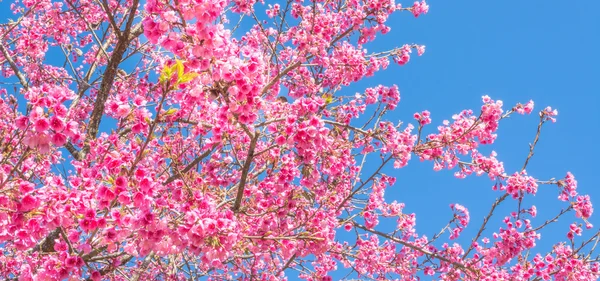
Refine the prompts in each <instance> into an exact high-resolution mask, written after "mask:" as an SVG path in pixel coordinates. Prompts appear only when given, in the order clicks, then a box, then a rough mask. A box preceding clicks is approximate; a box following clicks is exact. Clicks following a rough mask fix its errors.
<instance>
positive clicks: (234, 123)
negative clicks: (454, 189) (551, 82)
mask: <svg viewBox="0 0 600 281" xmlns="http://www.w3.org/2000/svg"><path fill="white" fill-rule="evenodd" d="M11 9H12V12H13V13H14V14H15V15H16V17H15V19H14V20H11V21H7V22H6V23H5V24H3V25H0V34H1V37H0V40H2V42H1V44H0V62H1V64H0V67H1V72H2V75H3V76H4V77H5V79H7V80H9V81H11V83H12V82H14V83H16V84H17V86H16V87H14V89H13V86H11V87H10V89H8V88H7V89H4V88H3V89H0V112H2V114H0V137H1V139H0V151H1V152H2V153H1V154H0V278H1V279H2V280H19V281H27V280H94V281H98V280H136V281H137V280H288V278H290V277H292V278H301V279H305V280H312V281H317V280H334V279H337V278H341V277H339V276H350V277H352V278H354V277H356V278H361V279H366V280H371V279H374V280H420V278H423V277H431V278H434V279H436V280H473V281H474V280H550V279H555V280H596V279H597V278H598V277H599V276H600V272H599V264H598V263H597V262H596V261H597V257H595V256H594V251H593V250H594V248H595V242H597V241H598V237H599V236H598V233H597V232H596V233H595V234H592V235H590V233H589V232H590V231H589V229H591V228H593V226H592V225H591V224H590V223H589V221H588V219H589V218H590V216H591V215H592V214H593V207H592V203H591V199H590V197H589V196H587V195H585V194H580V192H583V191H582V190H581V189H577V188H578V187H577V180H576V178H575V176H574V175H572V174H571V173H567V174H566V176H565V177H564V178H561V179H559V180H555V179H551V180H541V179H538V178H536V176H535V175H533V174H528V173H527V171H526V168H527V165H528V163H529V160H530V158H531V157H532V156H533V154H534V153H533V152H534V149H535V145H536V143H537V142H538V138H539V137H540V134H541V130H540V129H541V128H542V125H544V124H546V123H547V121H551V122H555V121H556V116H557V114H558V112H557V111H556V110H555V109H552V108H550V107H547V108H545V109H543V110H542V111H541V112H539V116H540V119H539V126H538V129H537V133H536V134H535V139H534V142H533V143H532V144H531V146H530V152H529V154H528V156H527V158H526V159H527V160H526V161H525V163H523V164H522V165H523V168H522V169H520V170H516V171H515V170H510V169H508V168H506V169H505V166H504V163H503V162H502V161H501V158H500V157H499V155H498V154H497V153H496V152H491V153H490V152H483V150H482V147H483V146H487V145H492V144H493V143H494V142H495V140H496V138H497V131H498V127H499V126H500V124H501V123H502V122H501V121H502V119H504V118H506V117H508V116H511V115H513V113H518V114H530V113H532V112H533V106H534V103H533V101H528V102H527V101H525V104H517V105H514V106H513V107H506V106H505V105H504V104H503V102H502V101H500V100H494V99H492V98H491V97H489V96H483V97H482V106H481V108H479V109H478V110H469V109H465V110H463V111H460V112H458V113H456V114H455V115H454V116H449V117H448V120H444V121H441V122H440V121H439V120H435V119H433V118H432V116H434V115H432V114H431V113H430V112H429V111H427V110H419V111H416V110H415V111H414V112H416V113H414V120H405V121H406V122H407V123H402V122H399V121H398V120H391V118H390V115H389V114H388V113H389V112H391V111H394V110H395V109H396V107H397V105H398V103H399V102H400V97H401V96H400V89H401V85H400V86H397V85H372V87H369V88H367V89H364V90H361V91H360V92H359V93H356V91H355V90H350V88H349V87H348V86H350V85H352V84H353V83H354V82H357V81H360V80H362V79H363V78H365V77H369V76H373V75H376V73H377V72H378V71H380V70H383V69H386V68H391V67H403V65H406V64H408V63H409V62H410V63H414V62H415V61H416V60H418V57H417V56H420V55H424V52H425V46H423V45H419V44H404V45H401V46H397V47H391V48H389V50H387V51H381V52H370V51H368V50H367V48H366V45H367V44H368V43H370V42H372V41H374V40H377V38H378V37H381V36H385V34H387V33H388V32H389V31H390V30H391V27H390V26H388V25H387V20H388V18H389V17H390V16H391V15H392V14H396V13H400V15H399V16H402V14H408V15H410V14H411V13H412V15H414V17H420V16H421V17H422V16H424V15H425V14H426V13H427V12H428V10H429V6H428V4H427V3H426V2H425V1H418V2H414V3H413V4H412V5H411V3H402V4H400V3H395V2H394V0H370V1H360V0H349V1H308V0H305V1H302V0H297V1H295V0H294V1H293V0H290V1H288V2H281V3H271V4H265V3H262V2H261V1H241V0H240V1H238V0H234V1H229V0H178V1H170V0H160V1H159V0H148V1H143V2H140V1H139V0H131V1H106V0H100V1H88V0H79V1H70V0H65V1H62V0H58V1H49V0H25V1H14V3H13V4H12V5H11ZM403 11H404V12H405V13H402V12H403ZM406 12H408V13H406ZM414 51H416V52H414ZM414 54H416V55H417V56H414ZM61 55H62V57H61ZM411 55H413V56H412V60H411ZM57 57H59V58H60V59H56V58H57ZM515 117H516V116H515ZM523 118H536V117H535V116H532V117H523ZM432 124H438V125H437V127H433V125H432ZM534 132H535V131H534ZM411 160H412V161H411ZM419 160H420V161H426V162H429V163H430V164H431V166H432V167H433V169H434V170H436V171H440V170H444V169H446V170H450V171H452V172H453V173H455V175H456V177H458V178H466V177H469V176H472V175H477V176H479V175H485V176H486V177H488V178H489V179H490V180H491V183H490V185H489V187H488V188H489V190H488V191H489V192H494V193H496V194H497V196H498V199H497V200H496V201H494V203H493V205H492V208H491V211H490V212H489V214H473V213H472V212H469V209H468V208H469V206H468V205H467V204H465V203H464V202H455V204H452V205H450V208H449V209H446V210H447V212H448V217H449V218H451V220H450V221H449V222H448V224H447V226H445V227H444V226H440V229H441V231H440V232H439V233H437V234H436V235H434V236H432V237H428V236H425V235H423V234H422V233H420V232H419V225H420V224H421V223H423V222H419V224H417V218H418V214H414V213H409V212H406V211H405V207H408V206H407V205H405V203H402V202H396V201H393V202H390V200H388V199H387V198H386V192H388V193H389V192H390V191H393V190H394V188H395V187H394V185H395V183H396V178H394V177H393V175H389V174H388V175H386V174H384V173H383V172H382V171H383V169H384V168H385V167H388V166H389V167H393V168H397V169H400V168H403V167H405V166H407V165H410V164H411V163H412V162H415V161H419ZM518 164H521V163H518ZM507 167H508V166H507ZM547 185H554V186H555V187H557V188H558V194H559V195H558V199H557V200H556V202H555V204H553V206H556V209H552V210H551V209H544V210H543V212H544V214H546V213H548V215H552V216H553V217H552V218H551V219H550V220H548V221H539V220H537V219H536V216H537V215H538V209H537V208H536V206H532V205H528V204H527V201H523V198H525V197H530V196H534V195H536V194H540V193H546V192H551V191H550V188H545V187H546V186H547ZM491 190H494V191H491ZM511 201H512V203H514V204H512V205H511V203H506V202H511ZM503 204H504V205H507V206H506V208H510V206H517V205H518V208H517V209H514V210H512V211H509V213H503V212H505V211H504V210H506V208H497V207H498V206H499V205H503ZM508 205H510V206H508ZM503 207H504V206H503ZM444 208H447V207H444ZM561 209H562V210H561ZM552 212H554V213H552ZM568 213H571V214H572V216H571V217H568V216H566V215H565V214H568ZM482 216H485V219H484V220H483V224H482V225H476V223H474V220H472V219H471V218H477V219H479V218H480V217H482ZM559 217H560V219H561V220H562V219H566V220H570V221H569V226H568V227H566V228H565V229H564V231H563V232H561V233H564V235H565V236H563V237H564V241H562V242H561V241H550V242H553V243H555V244H554V247H553V248H552V249H551V250H549V251H545V250H540V249H538V248H536V244H537V243H539V241H540V239H542V237H543V233H544V230H545V229H544V228H545V227H546V226H548V225H550V224H553V223H554V222H555V221H557V220H558V218H559ZM490 221H494V222H495V223H496V225H500V227H498V228H495V227H492V226H491V224H492V223H489V222H490ZM424 223H427V222H424ZM584 224H585V228H584V227H583V225H584ZM390 226H393V230H390ZM467 228H474V229H475V230H476V231H474V232H473V233H476V234H475V235H474V236H473V237H467V239H466V240H465V239H463V238H465V235H466V234H465V233H466V232H465V230H466V229H467ZM477 230H478V231H477ZM590 236H591V238H589V239H588V238H587V237H590ZM584 237H585V239H584ZM464 241H468V242H467V243H464ZM461 243H462V244H461ZM334 276H338V277H334ZM350 277H349V278H350Z"/></svg>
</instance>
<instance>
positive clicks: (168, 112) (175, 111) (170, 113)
mask: <svg viewBox="0 0 600 281" xmlns="http://www.w3.org/2000/svg"><path fill="white" fill-rule="evenodd" d="M175 113H177V108H170V109H169V110H167V111H166V112H165V115H167V116H169V115H173V114H175Z"/></svg>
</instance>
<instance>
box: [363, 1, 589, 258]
mask: <svg viewBox="0 0 600 281" xmlns="http://www.w3.org/2000/svg"><path fill="white" fill-rule="evenodd" d="M402 3H403V4H404V2H402ZM406 4H410V3H406ZM428 4H429V6H430V10H429V13H428V14H426V15H423V16H421V17H419V18H418V19H414V18H412V17H411V16H410V15H407V14H397V15H395V16H394V17H392V19H391V21H390V22H389V24H390V26H391V27H392V31H391V32H390V34H389V36H385V37H380V38H378V39H381V40H379V42H378V43H377V44H376V45H374V46H372V48H373V49H377V50H379V49H380V48H385V47H388V46H392V45H393V44H395V45H401V44H404V43H418V44H424V45H427V49H426V52H425V54H424V55H423V56H422V57H416V56H415V57H412V58H411V61H410V63H409V64H408V65H406V66H404V67H391V68H390V69H388V70H386V71H385V72H383V73H379V76H376V77H375V78H373V79H369V80H366V81H364V83H362V82H361V85H360V86H361V87H362V88H364V87H365V86H367V85H368V84H377V83H383V84H392V83H396V84H398V85H399V87H400V93H401V101H400V104H399V106H398V108H397V110H396V112H395V113H394V114H395V115H394V117H396V118H398V119H401V120H406V121H408V120H411V116H412V114H413V113H414V112H417V111H421V110H425V109H427V110H430V111H431V112H432V118H433V124H432V125H434V126H432V127H431V128H430V130H435V126H437V125H438V124H440V123H441V121H442V120H444V119H450V117H451V116H452V114H454V113H458V112H459V111H460V110H462V109H466V108H472V109H474V111H475V112H478V109H479V108H480V106H481V96H482V95H485V94H487V95H489V96H490V97H492V98H493V99H496V100H498V99H499V100H502V101H504V104H505V106H506V107H507V108H508V109H509V108H510V107H511V106H512V105H514V104H516V103H517V102H526V101H528V100H530V99H533V100H534V101H535V104H536V112H537V111H538V110H540V109H542V108H543V107H545V106H548V105H550V106H552V107H553V108H557V109H558V111H559V116H558V121H557V122H556V123H547V124H546V125H545V127H544V128H543V130H542V136H541V140H540V142H539V143H538V145H537V147H536V150H535V155H534V156H533V159H532V160H531V161H530V163H529V165H528V169H527V170H528V172H529V174H530V175H533V176H535V177H538V178H540V179H549V178H551V177H556V178H557V179H558V178H562V177H564V176H565V174H566V172H567V171H571V172H572V173H573V174H574V175H575V177H576V178H577V180H578V182H579V191H580V193H582V194H590V195H591V196H592V202H593V203H596V204H597V205H596V213H595V214H594V215H593V216H592V219H591V222H592V223H593V224H594V225H595V228H594V230H597V229H598V227H600V190H599V185H598V177H597V176H598V172H597V167H598V164H597V162H596V161H597V159H598V158H599V157H600V149H599V148H598V145H597V143H598V140H597V139H596V138H599V137H600V133H599V132H598V129H599V128H600V125H599V123H600V117H599V116H598V113H597V107H598V105H599V104H600V85H599V83H600V66H599V65H600V55H599V54H598V50H600V17H598V16H597V11H598V10H599V9H600V2H598V1H568V2H559V1H475V0H470V1H466V0H465V1H442V0H431V1H428ZM538 120H539V118H538V117H537V114H536V115H530V116H521V115H514V117H512V118H510V119H509V120H505V121H503V122H501V125H500V129H499V132H498V135H499V137H498V140H497V142H496V143H495V144H494V145H493V146H492V147H490V148H493V149H494V150H495V151H496V152H497V153H498V157H499V159H501V160H502V161H503V162H504V164H505V169H506V171H507V172H508V173H513V172H515V171H518V170H519V169H520V168H521V167H522V165H523V163H524V160H525V158H526V156H527V153H528V149H529V146H528V144H529V143H531V142H532V141H533V138H534V136H535V131H536V126H537V122H538ZM594 128H595V129H594ZM490 148H487V149H485V150H484V151H489V150H490ZM414 160H416V161H412V162H411V163H410V164H409V166H408V167H406V168H403V169H401V170H388V172H389V173H390V174H393V175H395V176H396V177H397V178H398V181H397V184H396V186H395V187H393V188H391V189H388V191H387V193H386V195H387V198H388V201H391V200H393V199H396V200H398V201H400V202H405V203H406V205H407V207H406V212H416V213H417V231H418V232H419V233H423V234H427V235H428V236H429V237H431V236H432V234H433V233H434V232H437V231H438V230H439V229H440V228H441V227H443V226H444V225H445V224H446V222H447V221H448V219H449V218H451V216H452V214H451V212H450V209H449V207H448V205H449V204H450V203H460V204H462V205H464V206H466V207H468V208H469V210H470V212H471V225H470V227H469V229H468V230H467V231H465V232H464V235H465V236H464V238H468V239H469V240H470V239H471V237H472V234H473V232H476V231H477V230H478V228H479V225H480V224H481V221H482V219H483V217H484V216H485V215H486V214H487V213H488V211H489V208H490V206H491V204H492V203H493V201H494V199H495V198H496V197H498V196H499V195H501V193H499V192H494V191H492V190H491V186H492V184H493V183H492V182H491V181H490V180H489V179H488V178H487V177H480V178H477V177H468V178H467V179H465V180H459V179H455V178H454V177H453V172H449V171H442V172H437V173H436V172H433V171H432V164H431V163H429V162H423V163H421V162H419V161H418V159H414ZM557 195H558V193H557V188H556V186H541V188H540V189H539V191H538V194H537V195H536V196H535V198H533V199H527V200H525V201H524V206H529V205H531V204H536V205H537V207H538V212H539V215H538V218H537V219H536V220H534V221H533V225H534V226H537V225H539V224H541V223H542V222H543V221H544V220H545V219H547V218H550V217H552V216H554V215H556V214H557V213H558V212H559V211H560V209H561V208H564V207H567V205H565V203H562V202H559V201H558V200H557V199H556V197H557ZM514 206H515V204H513V203H512V202H507V203H505V204H504V205H503V206H502V207H501V208H500V209H498V210H497V215H496V216H494V218H495V220H494V222H498V221H501V219H502V218H503V217H504V216H505V215H508V213H509V211H511V210H515V208H514ZM572 217H574V216H567V217H565V219H562V220H561V221H560V225H556V226H552V227H549V228H547V230H546V231H543V232H542V242H541V243H538V245H539V246H540V251H542V252H545V251H546V250H549V249H550V247H551V244H549V243H554V242H558V241H559V240H560V241H564V240H566V233H567V231H568V224H567V223H570V222H571V220H567V219H566V218H572ZM493 225H494V227H492V228H489V230H490V231H488V233H491V231H497V230H498V227H499V226H500V225H499V224H497V223H495V224H493ZM590 232H591V231H590ZM447 237H448V236H445V238H447ZM459 241H461V242H466V239H460V240H459ZM463 245H468V243H463Z"/></svg>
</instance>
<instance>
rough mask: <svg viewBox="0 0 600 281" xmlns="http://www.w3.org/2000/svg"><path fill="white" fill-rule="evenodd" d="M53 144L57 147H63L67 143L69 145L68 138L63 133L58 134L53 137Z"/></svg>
mask: <svg viewBox="0 0 600 281" xmlns="http://www.w3.org/2000/svg"><path fill="white" fill-rule="evenodd" d="M52 143H53V144H54V145H56V146H63V145H64V144H65V143H67V136H65V135H63V134H61V133H56V134H54V135H52Z"/></svg>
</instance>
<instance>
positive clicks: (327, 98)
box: [322, 94, 333, 104]
mask: <svg viewBox="0 0 600 281" xmlns="http://www.w3.org/2000/svg"><path fill="white" fill-rule="evenodd" d="M322 98H323V99H324V100H325V104H330V103H332V102H333V95H331V94H324V95H323V96H322Z"/></svg>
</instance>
